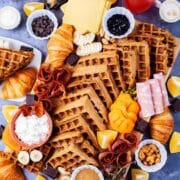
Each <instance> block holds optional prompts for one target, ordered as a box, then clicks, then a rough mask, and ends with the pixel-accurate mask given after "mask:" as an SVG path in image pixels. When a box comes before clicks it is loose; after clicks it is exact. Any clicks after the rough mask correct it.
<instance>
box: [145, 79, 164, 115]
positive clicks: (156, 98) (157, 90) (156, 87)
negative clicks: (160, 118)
mask: <svg viewBox="0 0 180 180" xmlns="http://www.w3.org/2000/svg"><path fill="white" fill-rule="evenodd" d="M148 82H149V84H150V87H151V93H152V99H153V104H154V111H155V114H160V113H162V112H163V111H164V105H163V95H162V91H161V87H160V83H159V81H158V80H157V79H150V80H149V81H148Z"/></svg>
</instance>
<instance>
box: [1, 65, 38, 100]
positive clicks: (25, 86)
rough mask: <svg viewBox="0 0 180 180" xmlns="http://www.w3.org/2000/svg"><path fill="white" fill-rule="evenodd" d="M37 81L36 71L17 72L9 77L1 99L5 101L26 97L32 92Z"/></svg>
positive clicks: (28, 69) (31, 69) (30, 69)
mask: <svg viewBox="0 0 180 180" xmlns="http://www.w3.org/2000/svg"><path fill="white" fill-rule="evenodd" d="M35 79H36V70H35V69H34V68H31V67H30V68H27V69H23V70H21V71H18V72H16V73H15V74H14V75H13V76H11V77H9V78H8V79H7V80H6V81H5V82H4V85H3V87H2V90H1V92H0V97H1V98H3V99H13V98H20V97H23V96H25V95H26V94H27V93H28V92H30V91H31V89H32V86H33V84H34V82H35Z"/></svg>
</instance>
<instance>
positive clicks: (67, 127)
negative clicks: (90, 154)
mask: <svg viewBox="0 0 180 180" xmlns="http://www.w3.org/2000/svg"><path fill="white" fill-rule="evenodd" d="M55 125H56V127H58V128H59V132H60V133H66V132H71V131H78V132H80V133H81V134H82V135H83V136H84V137H86V139H88V140H89V141H90V142H91V144H93V145H94V146H96V147H97V148H98V147H99V146H98V143H97V140H96V135H95V133H94V132H93V131H92V130H91V128H90V127H89V125H88V123H87V122H86V120H85V119H84V118H83V116H82V115H75V116H74V117H71V118H69V117H67V118H65V119H61V120H60V121H57V120H56V121H55Z"/></svg>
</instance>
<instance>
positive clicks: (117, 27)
mask: <svg viewBox="0 0 180 180" xmlns="http://www.w3.org/2000/svg"><path fill="white" fill-rule="evenodd" d="M134 26H135V20H134V16H133V15H132V13H131V12H130V11H129V10H128V9H126V8H123V7H115V8H111V9H110V10H109V11H108V12H107V13H106V15H105V16H104V19H103V28H104V31H105V33H106V34H107V35H108V36H110V37H113V38H124V37H127V36H128V35H129V34H130V33H131V32H132V31H133V29H134Z"/></svg>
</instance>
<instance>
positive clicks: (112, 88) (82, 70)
mask: <svg viewBox="0 0 180 180" xmlns="http://www.w3.org/2000/svg"><path fill="white" fill-rule="evenodd" d="M95 77H99V78H100V79H101V80H102V81H103V83H104V85H105V87H106V88H107V90H108V92H109V94H110V96H111V99H112V100H113V101H114V100H115V99H116V98H117V96H118V94H119V91H118V88H117V87H116V84H115V81H114V79H113V76H112V73H111V69H110V67H109V66H108V65H96V66H87V67H79V66H77V67H75V69H74V72H73V74H72V82H73V81H76V80H79V79H81V80H84V81H86V80H87V79H89V78H92V79H93V78H95Z"/></svg>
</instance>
